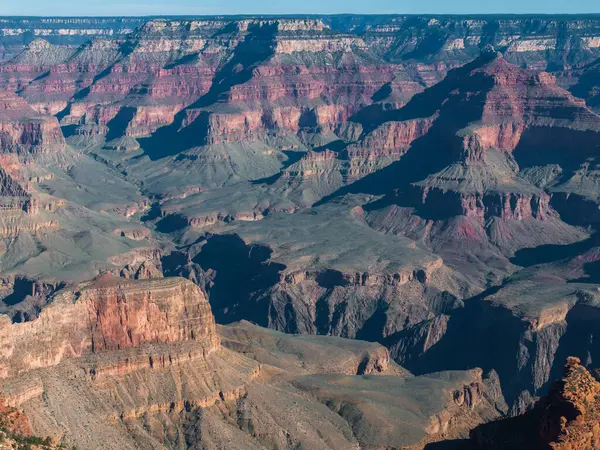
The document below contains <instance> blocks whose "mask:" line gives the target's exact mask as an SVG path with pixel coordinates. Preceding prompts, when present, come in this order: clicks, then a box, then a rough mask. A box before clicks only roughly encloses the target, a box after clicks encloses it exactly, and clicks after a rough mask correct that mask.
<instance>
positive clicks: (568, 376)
mask: <svg viewBox="0 0 600 450" xmlns="http://www.w3.org/2000/svg"><path fill="white" fill-rule="evenodd" d="M599 392H600V383H598V381H597V380H596V378H595V377H594V376H593V375H592V374H591V373H590V372H589V371H588V370H587V369H586V368H585V367H583V366H582V365H581V361H580V360H579V359H578V358H574V357H570V358H568V359H567V363H566V366H565V369H564V375H563V378H562V379H561V380H559V381H557V382H555V383H554V385H553V387H552V388H551V390H550V392H549V393H548V395H547V396H546V397H544V398H542V399H541V400H540V401H539V402H538V403H537V404H536V406H535V408H534V409H533V410H532V411H530V412H528V413H527V414H525V415H523V416H520V417H516V418H513V419H510V420H505V421H501V422H492V423H490V424H487V425H483V426H480V427H478V428H476V429H475V430H474V431H473V432H472V433H471V441H472V442H473V444H474V445H475V448H482V449H483V448H485V449H496V448H498V449H500V448H508V447H510V448H514V449H517V450H518V449H526V448H527V449H538V448H539V449H542V448H552V449H554V450H576V449H582V450H583V449H594V448H598V446H600V436H599V430H598V417H597V414H598V413H597V404H598V401H599Z"/></svg>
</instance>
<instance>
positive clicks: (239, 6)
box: [0, 0, 600, 16]
mask: <svg viewBox="0 0 600 450" xmlns="http://www.w3.org/2000/svg"><path fill="white" fill-rule="evenodd" d="M344 12H347V13H377V14H382V13H383V14H386V13H401V14H410V13H434V14H435V13H438V14H441V13H443V14H447V13H452V14H464V13H548V14H551V13H552V14H553V13H600V0H567V1H565V0H80V1H74V0H0V15H46V16H49V15H79V16H81V15H95V16H98V15H111V16H120V15H166V14H173V15H180V14H191V15H193V14H198V15H201V14H307V13H312V14H334V13H344Z"/></svg>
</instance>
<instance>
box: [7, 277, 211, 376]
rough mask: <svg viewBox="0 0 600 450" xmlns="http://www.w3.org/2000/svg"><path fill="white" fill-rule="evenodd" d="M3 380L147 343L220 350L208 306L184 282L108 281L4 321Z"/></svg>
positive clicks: (69, 291) (66, 292) (195, 289)
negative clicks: (27, 317)
mask: <svg viewBox="0 0 600 450" xmlns="http://www.w3.org/2000/svg"><path fill="white" fill-rule="evenodd" d="M2 320H3V325H2V331H1V334H2V345H1V347H2V355H3V361H2V370H1V372H2V376H3V377H4V378H7V377H10V376H15V375H18V374H20V373H23V372H26V371H29V370H32V369H36V368H43V367H49V366H54V365H57V364H59V363H60V362H61V360H62V359H63V358H67V357H81V356H83V355H85V354H87V353H98V352H103V351H110V350H119V349H127V348H130V347H136V346H139V345H141V344H149V343H156V344H160V343H175V342H182V341H189V340H197V341H202V342H205V343H206V348H205V350H206V352H211V351H213V350H214V349H215V348H217V347H218V345H219V339H218V337H217V336H216V331H215V323H214V318H213V316H212V313H211V311H210V306H209V305H208V302H207V301H206V299H205V298H204V295H203V294H202V292H201V291H200V289H199V288H198V287H197V286H196V285H194V284H193V283H191V282H189V281H185V280H183V279H159V280H147V281H126V280H123V279H118V278H113V277H110V276H105V277H101V278H99V279H96V280H95V281H93V282H91V283H88V284H84V285H81V286H79V287H78V288H73V289H66V290H63V291H61V292H59V293H58V294H56V295H55V296H54V297H53V298H52V300H51V303H50V305H49V306H48V307H47V308H45V309H44V310H43V311H42V313H41V314H40V317H39V318H37V319H35V320H33V321H30V322H24V323H11V321H10V319H9V318H8V317H6V316H3V318H2Z"/></svg>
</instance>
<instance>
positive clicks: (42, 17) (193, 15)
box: [0, 11, 600, 19]
mask: <svg viewBox="0 0 600 450" xmlns="http://www.w3.org/2000/svg"><path fill="white" fill-rule="evenodd" d="M335 16H382V17H385V16H387V17H402V16H431V17H456V16H461V17H465V16H468V17H490V16H546V17H556V16H600V11H599V12H564V13H563V12H555V13H543V12H519V13H509V12H486V13H477V12H474V13H467V12H465V13H460V12H458V13H430V12H424V13H396V12H394V13H352V12H339V13H281V14H278V13H266V14H262V13H237V14H171V13H169V14H148V15H133V14H120V15H114V16H112V15H94V14H82V15H77V14H76V15H60V14H59V15H45V14H43V15H28V14H25V15H17V14H1V13H0V18H11V19H46V18H59V19H98V18H100V19H125V18H139V19H144V18H149V19H155V18H228V17H231V18H233V17H257V18H260V17H273V18H277V17H335Z"/></svg>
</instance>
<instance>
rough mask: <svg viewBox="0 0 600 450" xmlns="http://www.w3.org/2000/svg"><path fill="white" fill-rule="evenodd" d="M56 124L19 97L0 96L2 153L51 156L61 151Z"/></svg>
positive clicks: (61, 143) (7, 93)
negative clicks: (45, 154) (49, 154)
mask: <svg viewBox="0 0 600 450" xmlns="http://www.w3.org/2000/svg"><path fill="white" fill-rule="evenodd" d="M64 145H65V141H64V137H63V135H62V133H61V131H60V127H59V125H58V121H57V120H56V119H55V118H54V117H50V116H44V115H42V114H39V113H37V112H36V111H34V110H33V109H32V108H31V107H30V106H29V105H28V104H27V103H26V102H25V101H24V100H23V99H22V98H20V97H19V96H17V95H15V94H12V93H9V92H2V93H1V94H0V146H1V148H2V152H3V153H12V152H15V153H24V152H25V153H27V152H28V153H53V152H58V151H60V150H61V149H63V148H64Z"/></svg>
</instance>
